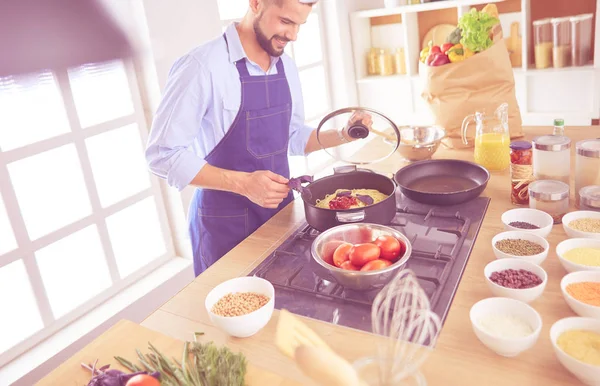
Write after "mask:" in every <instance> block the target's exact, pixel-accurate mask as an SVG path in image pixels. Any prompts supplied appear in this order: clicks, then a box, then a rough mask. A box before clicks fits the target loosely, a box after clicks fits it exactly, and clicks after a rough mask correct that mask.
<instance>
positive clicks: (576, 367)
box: [550, 316, 600, 386]
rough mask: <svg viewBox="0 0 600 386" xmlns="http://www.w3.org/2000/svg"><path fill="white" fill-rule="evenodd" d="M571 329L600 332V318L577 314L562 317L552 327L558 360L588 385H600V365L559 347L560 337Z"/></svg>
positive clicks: (551, 332) (551, 338) (552, 336)
mask: <svg viewBox="0 0 600 386" xmlns="http://www.w3.org/2000/svg"><path fill="white" fill-rule="evenodd" d="M569 330H588V331H593V332H596V333H599V334H600V320H598V319H592V318H581V317H576V316H575V317H571V318H564V319H560V320H559V321H557V322H556V323H554V324H553V325H552V327H550V340H551V341H552V347H553V348H554V353H555V354H556V357H557V358H558V361H559V362H560V363H561V364H562V365H563V366H564V367H565V368H566V369H567V370H569V372H571V374H573V375H574V376H575V377H577V378H578V379H579V380H580V381H581V382H583V383H585V384H586V385H592V386H600V366H594V365H590V364H587V363H583V362H581V361H580V360H578V359H575V358H573V357H572V356H570V355H569V354H567V353H565V352H564V351H563V350H562V349H561V348H560V347H558V345H557V343H556V342H557V340H558V337H559V336H560V335H561V334H562V333H563V332H565V331H569Z"/></svg>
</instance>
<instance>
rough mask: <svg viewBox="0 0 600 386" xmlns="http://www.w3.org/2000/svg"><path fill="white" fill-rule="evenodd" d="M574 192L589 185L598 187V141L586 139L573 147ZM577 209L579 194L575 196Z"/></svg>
mask: <svg viewBox="0 0 600 386" xmlns="http://www.w3.org/2000/svg"><path fill="white" fill-rule="evenodd" d="M575 153H576V155H575V192H576V193H578V192H579V191H580V190H581V188H584V187H586V186H589V185H600V139H586V140H584V141H579V142H577V144H576V145H575ZM575 205H576V206H577V207H578V208H579V194H576V195H575Z"/></svg>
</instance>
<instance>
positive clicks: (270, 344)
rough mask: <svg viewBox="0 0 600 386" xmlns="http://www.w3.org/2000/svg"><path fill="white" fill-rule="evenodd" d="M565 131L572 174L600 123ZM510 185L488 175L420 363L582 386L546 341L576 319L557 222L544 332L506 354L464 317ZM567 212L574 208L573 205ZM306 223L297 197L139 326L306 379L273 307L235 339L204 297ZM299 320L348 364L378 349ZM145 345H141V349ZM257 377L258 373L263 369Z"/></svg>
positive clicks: (535, 131)
mask: <svg viewBox="0 0 600 386" xmlns="http://www.w3.org/2000/svg"><path fill="white" fill-rule="evenodd" d="M525 132H526V134H527V136H526V139H531V138H533V137H534V136H536V135H541V134H545V133H549V132H551V128H550V127H535V128H525ZM567 134H568V135H569V136H570V137H571V139H572V164H571V166H572V169H573V171H574V167H575V161H574V160H575V156H574V154H575V142H577V141H579V140H582V139H588V138H596V137H598V136H599V134H600V126H591V127H569V128H568V129H567ZM384 146H389V145H386V144H384V143H383V142H382V141H379V140H378V139H376V140H375V141H374V142H373V143H372V144H370V145H369V149H368V150H369V151H385V148H384ZM433 158H434V159H440V158H454V159H464V160H472V159H473V153H472V149H470V150H447V149H444V148H443V147H440V149H439V150H438V151H437V153H436V154H435V155H434V157H433ZM404 165H405V163H404V162H403V161H402V160H401V158H400V156H399V155H397V154H394V155H393V156H391V157H389V158H388V159H387V160H385V161H382V162H380V163H378V164H376V165H372V166H371V169H373V170H376V171H380V172H387V173H393V172H395V171H397V170H398V169H400V168H401V167H402V166H404ZM509 189H510V178H509V172H508V170H507V171H504V172H494V173H492V177H491V179H490V181H489V183H488V186H487V188H486V190H485V192H484V193H483V194H482V195H483V196H487V197H490V198H491V199H492V200H491V202H490V206H489V208H488V211H487V213H486V216H485V218H484V221H483V224H482V226H481V230H480V232H479V236H478V237H477V240H476V242H475V246H474V248H473V251H472V253H471V255H470V258H469V262H468V263H467V267H466V269H465V272H464V274H463V277H462V280H461V282H460V285H459V287H458V290H457V292H456V296H455V297H454V301H453V303H452V306H451V309H450V312H449V314H448V316H447V318H446V321H445V323H444V327H443V329H442V332H441V335H440V337H439V340H438V343H437V345H436V348H435V351H434V352H433V353H432V354H431V355H430V357H429V358H428V359H427V361H426V362H425V363H424V365H423V366H422V368H421V370H422V372H423V374H424V375H425V377H426V379H427V382H428V384H429V385H448V384H450V385H454V384H456V385H458V384H460V385H483V384H484V385H502V386H504V385H506V384H512V385H534V384H544V385H576V384H580V383H579V381H578V380H577V379H576V378H575V377H573V376H572V375H571V374H570V373H569V372H567V370H566V369H565V368H564V367H563V366H562V365H561V364H560V363H559V362H558V360H557V359H556V357H555V355H554V352H553V350H552V346H551V343H550V339H549V330H550V327H551V325H552V324H553V323H554V322H556V321H557V320H559V319H561V318H564V317H569V316H575V314H574V313H573V312H572V311H571V310H570V308H569V307H568V306H567V304H566V303H565V301H564V300H563V297H562V294H561V291H560V280H561V278H562V277H563V276H564V275H565V274H566V272H565V270H564V269H563V268H562V266H561V265H560V263H559V261H558V259H557V257H556V254H555V252H554V249H555V247H556V245H557V244H558V243H559V242H560V241H562V240H564V239H565V238H566V234H565V233H564V231H563V229H562V226H561V225H555V226H554V229H553V230H552V233H551V234H550V235H549V236H548V241H549V243H550V253H549V255H548V258H547V259H546V261H544V262H543V264H542V267H543V268H544V269H545V270H546V272H547V273H548V284H547V286H546V289H545V291H544V294H543V295H542V296H541V297H540V298H539V299H537V300H536V301H534V302H532V303H531V306H532V307H534V308H535V309H536V310H537V311H538V312H539V313H540V314H541V316H542V321H543V327H542V332H541V334H540V337H539V339H538V341H537V343H536V344H535V346H534V347H533V348H531V349H529V350H528V351H525V352H524V353H521V354H520V355H518V356H516V357H513V358H505V357H501V356H499V355H497V354H495V353H494V352H492V351H491V350H489V349H488V348H487V347H485V346H483V344H482V343H480V342H479V340H478V339H477V337H476V336H475V335H474V333H473V331H472V328H471V323H470V320H469V310H470V308H471V306H472V305H473V304H474V303H476V302H477V301H479V300H481V299H484V298H487V297H490V296H492V294H491V292H490V291H489V290H488V288H487V286H486V284H485V281H484V276H483V268H484V266H485V265H486V264H487V263H489V262H490V261H492V260H494V255H493V251H492V247H491V239H492V237H493V236H494V235H496V234H497V233H499V232H501V231H502V230H503V228H502V223H501V221H500V216H501V214H502V213H503V212H504V211H506V210H508V209H511V208H513V207H514V206H513V205H511V203H510V190H509ZM572 190H573V189H572ZM572 201H573V200H572ZM571 209H572V210H574V207H573V205H571ZM303 222H304V207H303V203H302V200H301V199H299V198H298V199H297V200H295V201H294V202H293V203H291V204H290V205H289V206H288V207H287V208H285V209H284V210H282V211H281V212H280V213H279V214H278V215H277V216H275V217H274V218H273V219H271V220H270V221H269V222H268V223H266V224H265V225H264V226H262V227H261V228H260V229H259V230H257V231H256V232H255V233H254V234H253V235H251V236H250V237H248V238H247V239H246V240H245V241H243V242H242V243H241V244H240V245H238V246H237V247H235V248H234V249H233V250H232V251H231V252H230V253H228V254H227V255H226V256H224V257H223V258H222V259H221V260H220V261H218V262H217V263H216V264H214V265H213V266H211V267H210V268H209V269H208V270H207V271H206V272H204V273H203V274H202V275H200V276H199V277H197V278H196V279H195V280H194V281H193V282H192V283H191V284H189V285H188V286H187V287H186V288H184V289H183V290H182V291H181V292H179V293H178V294H177V295H176V296H174V297H173V298H172V299H171V300H169V301H168V302H166V303H165V304H164V305H163V306H162V307H160V308H159V309H158V310H156V311H155V312H154V313H153V314H152V315H150V316H149V317H148V318H147V319H146V320H145V321H144V322H143V323H142V325H143V326H145V327H148V328H150V329H153V330H156V331H159V332H161V333H164V334H166V335H168V336H171V337H173V338H176V339H180V340H191V339H192V338H193V333H194V332H196V331H203V332H204V333H205V335H204V337H203V338H204V339H205V340H213V341H215V342H216V343H217V344H226V345H227V346H229V347H230V348H232V349H233V350H240V351H242V352H243V353H244V354H245V355H246V356H247V358H248V360H249V362H250V363H251V364H252V365H253V366H255V367H256V368H257V371H258V370H260V369H264V370H267V371H268V372H269V374H271V373H275V374H276V375H278V376H280V377H281V378H282V379H287V380H290V381H295V382H299V383H302V384H311V383H310V381H309V380H308V379H307V378H306V377H305V376H304V375H303V374H302V373H301V372H300V370H299V369H298V368H297V367H296V365H295V363H294V362H293V361H292V360H290V359H288V358H287V357H285V356H284V355H282V354H281V353H280V352H279V351H278V350H277V348H276V347H275V345H274V338H275V328H276V325H277V319H278V311H277V310H275V312H274V314H273V317H272V318H271V320H270V322H269V323H268V324H267V326H266V327H265V328H264V329H263V330H261V331H260V332H259V333H257V334H256V335H254V336H252V337H250V338H246V339H238V338H232V337H229V336H227V335H226V334H225V333H223V332H221V331H220V330H218V329H217V328H216V327H214V326H213V325H212V324H211V322H210V319H209V317H208V314H207V312H206V310H205V308H204V299H205V297H206V295H207V294H208V292H209V291H210V290H211V289H212V288H213V287H214V286H216V285H217V284H219V283H221V282H223V281H224V280H228V279H231V278H234V277H238V276H242V275H246V274H248V273H249V272H250V271H251V270H252V269H253V268H254V267H256V266H257V265H258V264H260V262H261V261H262V260H263V259H264V258H266V257H267V256H268V255H269V254H270V253H271V252H272V251H273V250H274V249H275V248H277V246H279V245H280V244H281V243H282V242H283V241H284V240H285V239H286V238H287V237H288V236H289V235H290V234H291V233H292V232H293V231H294V230H296V229H297V228H298V227H299V226H300V225H301V224H302V223H303ZM302 320H303V321H304V322H305V323H306V324H307V325H308V326H309V327H311V328H312V329H313V330H315V332H317V333H318V334H319V335H320V336H321V337H322V338H323V339H324V340H325V341H326V342H327V343H328V344H329V345H330V346H331V347H332V348H334V349H335V350H336V351H337V352H338V353H339V354H340V355H342V356H344V357H345V358H346V359H348V360H349V361H355V360H357V359H359V358H362V357H365V356H370V355H373V354H374V353H375V352H376V351H375V350H376V348H375V347H376V342H377V338H376V337H375V336H374V335H373V334H369V333H366V332H363V331H358V330H354V329H350V328H346V327H343V326H338V325H334V324H330V323H325V322H321V321H318V320H314V319H309V318H302ZM144 347H145V344H144V345H143V346H142V347H141V348H144ZM115 355H116V354H115ZM76 371H79V370H76ZM259 373H260V371H259ZM265 374H267V373H265ZM258 376H259V377H260V374H259V375H258ZM267 376H268V375H265V377H267ZM266 379H267V378H265V380H264V382H263V384H265V385H266V384H280V383H270V382H269V381H267V380H266ZM265 382H266V383H265Z"/></svg>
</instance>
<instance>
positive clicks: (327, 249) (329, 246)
mask: <svg viewBox="0 0 600 386" xmlns="http://www.w3.org/2000/svg"><path fill="white" fill-rule="evenodd" d="M342 244H344V242H343V241H341V240H333V241H330V242H328V243H326V244H325V245H324V246H323V249H322V250H321V256H322V258H323V261H324V262H326V263H327V264H331V265H335V264H333V253H334V252H335V250H336V249H337V247H339V246H340V245H342Z"/></svg>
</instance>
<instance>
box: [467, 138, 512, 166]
mask: <svg viewBox="0 0 600 386" xmlns="http://www.w3.org/2000/svg"><path fill="white" fill-rule="evenodd" d="M474 158H475V162H476V163H478V164H479V165H481V166H483V167H484V168H486V169H488V170H505V169H506V168H508V166H509V165H510V136H509V134H508V133H482V134H480V135H478V136H476V137H475V151H474Z"/></svg>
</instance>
